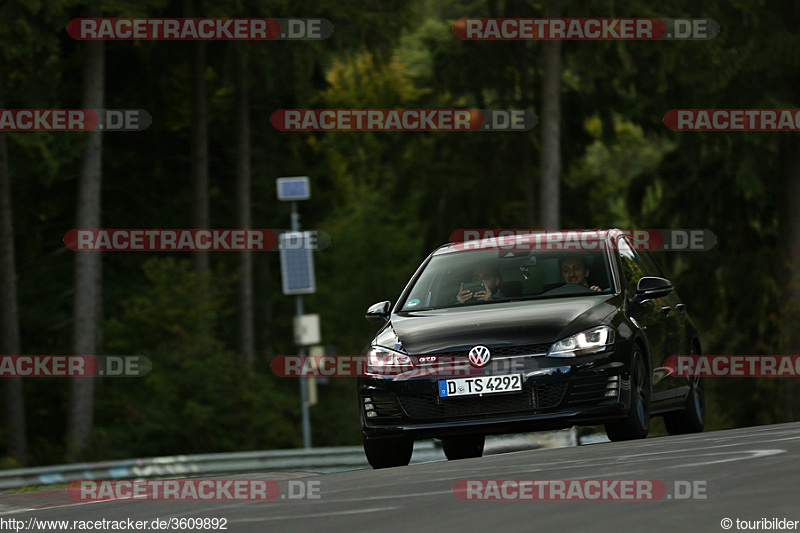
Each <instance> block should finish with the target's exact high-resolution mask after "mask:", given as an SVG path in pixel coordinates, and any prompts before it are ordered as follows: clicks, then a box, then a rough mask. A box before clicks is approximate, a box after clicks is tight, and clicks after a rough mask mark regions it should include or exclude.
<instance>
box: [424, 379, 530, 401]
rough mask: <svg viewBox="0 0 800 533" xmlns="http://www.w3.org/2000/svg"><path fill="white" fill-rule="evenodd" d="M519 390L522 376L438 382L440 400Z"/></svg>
mask: <svg viewBox="0 0 800 533" xmlns="http://www.w3.org/2000/svg"><path fill="white" fill-rule="evenodd" d="M521 390H522V376H521V375H520V374H509V375H506V376H480V377H474V378H458V379H440V380H439V397H440V398H451V397H453V396H479V395H483V394H492V393H495V392H514V391H521Z"/></svg>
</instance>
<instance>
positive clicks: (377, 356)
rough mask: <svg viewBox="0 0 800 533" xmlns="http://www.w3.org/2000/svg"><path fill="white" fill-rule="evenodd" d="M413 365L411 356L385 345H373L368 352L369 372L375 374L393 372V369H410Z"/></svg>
mask: <svg viewBox="0 0 800 533" xmlns="http://www.w3.org/2000/svg"><path fill="white" fill-rule="evenodd" d="M412 367H413V365H412V363H411V358H410V357H409V356H407V355H406V354H404V353H400V352H396V351H394V350H390V349H389V348H384V347H383V346H373V347H372V349H370V351H369V352H368V353H367V372H370V373H373V374H386V373H393V372H392V371H393V370H398V371H399V370H409V369H411V368H412ZM387 371H388V372H387Z"/></svg>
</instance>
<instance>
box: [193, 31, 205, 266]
mask: <svg viewBox="0 0 800 533" xmlns="http://www.w3.org/2000/svg"><path fill="white" fill-rule="evenodd" d="M192 47H193V50H194V54H193V56H192V184H193V187H194V189H193V192H194V194H193V198H192V218H193V220H192V224H193V227H194V228H196V229H206V228H208V227H209V216H208V102H207V98H206V43H204V42H202V41H197V42H194V43H192ZM192 257H194V261H195V262H194V267H195V271H196V272H197V273H198V274H202V273H204V272H208V269H209V253H208V250H200V251H197V252H193V253H192Z"/></svg>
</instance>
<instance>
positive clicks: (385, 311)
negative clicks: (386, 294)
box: [364, 300, 392, 324]
mask: <svg viewBox="0 0 800 533" xmlns="http://www.w3.org/2000/svg"><path fill="white" fill-rule="evenodd" d="M391 310H392V302H390V301H388V300H387V301H385V302H379V303H376V304H373V305H371V306H370V307H369V309H367V312H366V313H364V318H366V319H367V322H372V323H373V324H383V323H384V322H386V321H387V320H389V312H390V311H391Z"/></svg>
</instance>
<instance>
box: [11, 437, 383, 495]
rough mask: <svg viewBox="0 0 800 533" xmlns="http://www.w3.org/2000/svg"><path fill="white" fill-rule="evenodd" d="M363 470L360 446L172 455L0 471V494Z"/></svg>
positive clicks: (363, 458)
mask: <svg viewBox="0 0 800 533" xmlns="http://www.w3.org/2000/svg"><path fill="white" fill-rule="evenodd" d="M367 466H369V465H368V463H367V459H366V457H365V456H364V450H363V449H362V448H361V446H339V447H327V448H311V449H308V450H306V449H299V450H269V451H257V452H236V453H210V454H201V455H174V456H169V457H151V458H143V459H124V460H118V461H104V462H97V463H74V464H68V465H59V466H41V467H35V468H19V469H15V470H0V489H10V488H19V487H25V486H31V485H54V484H57V483H68V482H70V481H75V480H80V479H131V478H147V477H175V476H197V475H204V474H231V473H242V472H252V471H262V472H263V471H280V470H287V469H298V468H302V469H304V470H311V471H325V470H328V471H331V470H341V469H347V468H348V467H349V468H353V467H367Z"/></svg>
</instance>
